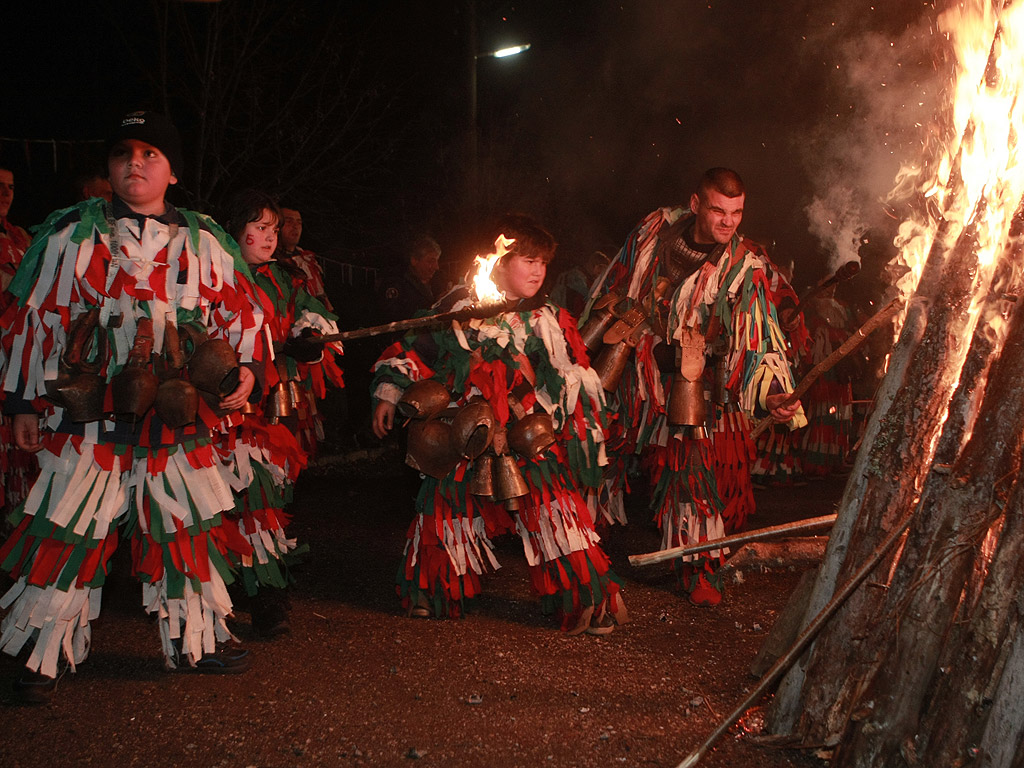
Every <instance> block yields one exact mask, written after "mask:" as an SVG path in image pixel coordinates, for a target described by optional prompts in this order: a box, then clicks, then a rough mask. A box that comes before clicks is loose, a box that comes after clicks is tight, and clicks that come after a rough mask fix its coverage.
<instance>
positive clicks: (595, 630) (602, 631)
mask: <svg viewBox="0 0 1024 768" xmlns="http://www.w3.org/2000/svg"><path fill="white" fill-rule="evenodd" d="M614 631H615V619H613V618H612V615H611V614H610V613H605V614H604V615H603V616H601V617H600V618H598V617H597V616H594V617H593V618H591V619H590V626H589V627H587V634H588V635H610V634H611V633H612V632H614Z"/></svg>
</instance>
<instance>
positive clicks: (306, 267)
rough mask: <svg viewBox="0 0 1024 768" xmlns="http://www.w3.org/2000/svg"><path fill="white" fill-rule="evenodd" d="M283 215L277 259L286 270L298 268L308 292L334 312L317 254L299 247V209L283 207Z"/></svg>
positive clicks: (300, 222)
mask: <svg viewBox="0 0 1024 768" xmlns="http://www.w3.org/2000/svg"><path fill="white" fill-rule="evenodd" d="M281 213H282V214H283V216H284V221H283V222H282V223H281V230H280V232H279V233H278V240H279V243H278V252H277V259H278V261H280V262H281V265H282V266H284V267H285V268H286V269H293V268H297V269H298V270H300V271H301V274H302V275H303V276H304V277H305V283H306V284H305V289H306V291H307V292H308V293H309V294H310V295H311V296H313V297H314V298H315V299H317V300H318V301H319V302H320V303H321V304H323V305H324V307H326V308H327V309H328V310H330V311H332V312H333V311H334V307H333V306H332V305H331V300H330V299H329V298H328V296H327V286H326V285H325V283H324V268H323V266H321V264H320V262H319V260H318V259H317V257H316V254H315V253H313V252H312V251H307V250H306V249H305V248H301V247H299V240H301V239H302V214H301V213H299V210H298V208H294V207H289V206H288V205H282V206H281Z"/></svg>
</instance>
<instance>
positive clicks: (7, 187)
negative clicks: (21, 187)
mask: <svg viewBox="0 0 1024 768" xmlns="http://www.w3.org/2000/svg"><path fill="white" fill-rule="evenodd" d="M12 202H14V174H13V173H12V172H11V171H8V170H7V169H5V168H0V218H2V217H4V216H6V215H7V212H8V211H9V210H11V203H12Z"/></svg>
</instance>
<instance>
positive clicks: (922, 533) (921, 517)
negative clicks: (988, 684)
mask: <svg viewBox="0 0 1024 768" xmlns="http://www.w3.org/2000/svg"><path fill="white" fill-rule="evenodd" d="M972 352H973V350H972ZM976 354H982V355H984V354H986V352H985V350H982V351H981V352H980V353H976ZM973 356H976V355H972V357H973ZM1022 368H1024V312H1015V313H1014V318H1013V322H1012V324H1011V327H1010V335H1009V337H1008V339H1007V342H1006V345H1005V346H1004V347H1003V351H1002V354H1001V356H1000V358H999V360H998V362H997V363H996V365H995V366H994V367H993V370H992V374H991V377H990V379H989V382H988V385H987V387H985V397H984V401H983V403H982V407H981V411H980V412H979V416H978V420H977V424H976V426H975V430H974V432H973V434H972V437H971V439H970V440H969V441H968V443H967V445H966V446H965V447H964V450H963V452H962V454H961V456H960V459H959V460H958V461H957V463H956V464H955V466H954V468H953V472H952V474H951V475H941V474H937V473H933V474H932V475H931V477H930V478H929V481H928V483H927V485H926V488H925V491H924V494H923V496H922V501H921V503H920V505H919V507H918V513H917V516H916V519H915V522H914V525H913V526H912V528H911V530H910V532H909V534H908V537H907V541H906V543H905V546H904V549H903V555H902V557H901V560H900V562H899V565H898V567H897V569H896V571H895V572H894V575H893V579H892V582H891V584H890V586H889V590H888V594H887V599H886V603H885V606H884V611H883V614H882V619H881V621H880V622H879V623H878V625H877V629H876V630H875V632H874V633H873V636H872V638H871V642H870V643H869V644H868V646H869V648H870V657H868V655H867V654H865V661H866V662H867V663H868V664H869V670H868V675H869V677H868V678H866V679H865V680H863V681H861V680H855V681H853V685H852V686H850V685H848V686H847V688H848V689H849V688H854V690H853V691H852V697H854V700H853V703H854V705H855V706H856V707H857V708H858V709H859V710H861V711H866V712H869V713H870V714H869V715H867V716H866V717H863V718H856V719H857V720H858V722H856V723H855V724H854V725H853V727H852V733H851V736H850V738H848V739H846V740H844V744H843V747H842V750H841V753H840V755H838V756H837V760H836V765H837V766H838V767H842V766H847V765H851V766H852V765H856V766H887V765H902V764H903V762H904V758H901V757H900V753H901V751H902V752H904V753H905V754H907V755H912V754H915V753H916V751H917V749H918V746H919V745H918V744H917V743H916V742H915V740H914V736H915V734H917V733H918V730H919V722H920V717H921V712H922V708H923V706H924V702H925V699H926V697H927V695H928V694H929V691H930V690H931V689H932V687H933V684H934V676H935V673H936V672H937V670H938V669H939V666H940V665H939V659H940V656H941V655H942V653H943V650H944V647H945V642H946V641H947V639H949V638H950V637H952V636H953V635H955V632H954V627H953V620H954V618H955V617H956V616H957V611H958V606H960V605H961V604H962V603H961V595H963V594H964V593H965V590H966V587H967V585H968V581H969V577H970V574H971V569H972V565H973V563H974V561H975V560H976V559H977V558H978V557H979V556H980V551H981V545H982V542H983V540H984V538H985V536H986V534H987V532H988V531H989V529H990V528H991V526H992V525H993V524H994V523H996V522H998V520H999V518H1000V516H1001V515H1002V503H996V502H997V500H996V499H995V498H994V494H995V492H996V488H997V486H998V485H999V481H1000V479H1001V478H1003V477H1005V476H1006V475H1007V474H1008V471H1009V470H1010V469H1011V467H1012V466H1014V465H1016V464H1017V463H1018V462H1017V458H1018V455H1019V451H1020V443H1021V440H1022V437H1024V432H1022V429H1021V425H1022V424H1024V383H1022V382H1021V379H1020V373H1019V372H1020V370H1021V369H1022ZM962 383H963V382H962ZM969 384H973V382H970V383H969ZM949 426H951V430H952V432H953V434H951V433H950V430H947V431H946V432H945V433H944V435H943V443H950V442H952V443H959V440H960V434H959V424H953V425H949ZM1004 498H1005V497H1004ZM1001 546H1002V545H1001ZM1014 551H1015V550H1014ZM992 575H993V574H992V573H991V572H990V573H989V577H990V578H991V576H992ZM1003 575H1006V574H1003ZM995 589H996V590H997V591H998V589H999V586H998V585H996V587H995ZM990 599H997V597H995V596H993V597H991V598H990ZM964 608H965V609H966V608H967V606H964ZM960 620H964V616H962V615H961V616H960ZM894 628H898V631H895V632H894V631H893V629H894ZM979 640H981V638H979ZM990 658H991V657H990V656H986V658H985V661H984V663H989V661H990ZM874 659H878V661H877V666H876V662H874ZM987 679H988V678H985V680H987ZM983 684H984V683H983ZM944 720H945V718H944ZM960 725H961V723H960V722H957V723H956V726H955V727H954V726H953V725H952V724H951V723H950V721H948V720H946V721H945V722H944V727H945V728H946V729H947V732H949V733H952V732H954V731H955V730H956V729H957V728H958V727H959V726H960ZM907 762H911V761H909V760H908V761H907ZM925 764H927V765H949V764H950V763H946V762H935V763H933V762H927V763H925Z"/></svg>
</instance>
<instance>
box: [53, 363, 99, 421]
mask: <svg viewBox="0 0 1024 768" xmlns="http://www.w3.org/2000/svg"><path fill="white" fill-rule="evenodd" d="M54 390H55V397H53V399H54V400H55V401H57V402H59V403H60V404H61V405H62V406H63V407H64V410H65V411H66V412H67V416H68V418H69V419H71V420H72V421H74V422H78V423H82V422H86V421H99V420H100V419H102V418H103V417H104V416H105V414H104V412H103V399H104V396H105V395H106V393H107V383H106V382H105V381H104V380H103V377H102V376H98V375H96V374H94V373H73V374H70V375H68V376H66V377H64V378H61V379H57V382H56V384H55V386H54Z"/></svg>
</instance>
